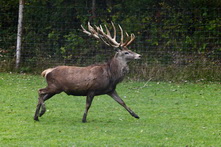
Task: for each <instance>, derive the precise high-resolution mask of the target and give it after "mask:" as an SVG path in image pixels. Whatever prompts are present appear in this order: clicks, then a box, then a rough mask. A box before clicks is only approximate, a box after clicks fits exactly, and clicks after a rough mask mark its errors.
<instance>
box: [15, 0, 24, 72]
mask: <svg viewBox="0 0 221 147" xmlns="http://www.w3.org/2000/svg"><path fill="white" fill-rule="evenodd" d="M23 9H24V0H19V13H18V15H19V16H18V32H17V46H16V66H15V68H16V69H18V68H19V64H20V62H21V40H22V21H23Z"/></svg>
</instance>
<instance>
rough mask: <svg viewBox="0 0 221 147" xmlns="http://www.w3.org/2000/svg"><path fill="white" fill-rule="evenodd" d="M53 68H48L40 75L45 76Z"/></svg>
mask: <svg viewBox="0 0 221 147" xmlns="http://www.w3.org/2000/svg"><path fill="white" fill-rule="evenodd" d="M52 70H54V68H48V69H46V70H44V71H43V72H42V73H41V76H42V77H46V76H47V74H48V73H50V72H51V71H52Z"/></svg>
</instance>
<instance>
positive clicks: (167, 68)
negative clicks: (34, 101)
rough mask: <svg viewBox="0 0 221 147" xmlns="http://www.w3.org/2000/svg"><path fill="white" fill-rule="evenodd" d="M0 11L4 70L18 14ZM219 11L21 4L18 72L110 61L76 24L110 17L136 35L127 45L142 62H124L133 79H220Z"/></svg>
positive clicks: (107, 50) (109, 51)
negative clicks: (22, 5)
mask: <svg viewBox="0 0 221 147" xmlns="http://www.w3.org/2000/svg"><path fill="white" fill-rule="evenodd" d="M16 13H17V12H16ZM0 15H2V17H1V26H0V27H1V35H0V42H1V46H0V62H1V66H0V68H1V71H5V70H11V69H12V67H14V62H15V44H16V33H17V19H18V17H17V14H15V13H9V12H7V14H6V13H5V12H2V11H1V14H0ZM220 15H221V11H220V9H219V8H174V7H170V6H169V5H167V4H165V3H161V4H160V6H159V7H156V8H150V7H147V8H145V9H144V8H140V9H136V10H131V11H129V12H126V10H123V9H122V8H121V9H120V8H118V7H116V8H112V9H111V10H108V9H107V10H105V8H103V7H99V5H97V6H96V10H92V9H91V7H89V6H88V7H87V6H76V5H71V4H70V5H65V6H54V5H44V6H42V5H40V4H39V5H35V6H33V5H31V4H29V3H26V5H25V9H24V22H23V37H22V52H21V57H22V58H21V66H20V70H21V71H23V72H29V71H32V72H40V71H41V70H42V69H44V68H47V67H52V66H56V65H73V64H74V65H79V66H86V65H89V64H93V63H97V62H104V61H106V60H108V59H110V58H111V57H112V56H113V55H114V53H115V51H114V49H113V48H111V47H108V46H106V45H105V44H103V43H101V42H99V41H97V40H96V39H94V38H91V37H89V36H87V35H86V34H84V33H83V32H82V30H81V27H80V25H81V24H82V25H84V26H85V27H87V22H88V21H90V22H91V24H92V25H99V24H101V25H104V24H106V25H107V26H108V27H109V28H110V30H111V31H113V30H112V28H111V25H110V22H111V21H113V22H114V23H115V25H117V24H120V25H121V26H122V28H123V29H124V30H125V31H128V33H134V34H135V36H136V39H135V42H134V43H133V44H132V45H131V46H130V47H129V48H130V49H131V50H133V51H135V52H138V53H140V54H141V55H142V60H140V61H136V62H133V63H131V65H130V66H131V69H132V71H131V73H132V74H135V75H137V76H135V77H137V78H142V79H150V78H153V79H156V80H168V79H171V78H172V77H174V76H175V75H178V74H179V73H180V75H182V76H181V77H177V78H180V79H182V80H186V79H188V78H191V77H192V78H193V79H196V80H197V79H208V80H215V79H216V80H220V76H219V75H220V72H219V71H220V65H221V62H220V59H221V17H220ZM4 16H5V17H4ZM6 17H8V18H10V19H8V18H6ZM118 33H119V29H118ZM118 39H119V36H118ZM200 72H201V74H200ZM167 73H169V74H168V75H167Z"/></svg>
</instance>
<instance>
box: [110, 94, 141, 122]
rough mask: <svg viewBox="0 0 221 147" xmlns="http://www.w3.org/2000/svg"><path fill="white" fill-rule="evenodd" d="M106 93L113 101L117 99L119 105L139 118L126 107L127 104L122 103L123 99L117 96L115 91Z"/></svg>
mask: <svg viewBox="0 0 221 147" xmlns="http://www.w3.org/2000/svg"><path fill="white" fill-rule="evenodd" d="M108 95H109V96H111V97H112V98H113V99H114V100H115V101H117V102H118V103H119V104H120V105H121V106H123V107H124V108H125V109H126V110H127V111H128V112H129V113H130V114H131V115H132V116H133V117H135V118H137V119H139V118H140V117H139V116H138V115H137V114H135V113H134V112H133V111H132V110H131V109H130V108H129V107H127V105H126V104H125V103H124V101H123V100H122V99H121V98H120V97H119V96H118V94H117V92H116V91H113V92H111V93H109V94H108Z"/></svg>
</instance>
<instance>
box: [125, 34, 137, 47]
mask: <svg viewBox="0 0 221 147" xmlns="http://www.w3.org/2000/svg"><path fill="white" fill-rule="evenodd" d="M130 38H131V39H130V41H129V42H128V43H127V46H128V45H130V44H131V43H132V42H133V41H134V39H135V35H134V34H133V33H132V34H131V35H130Z"/></svg>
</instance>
